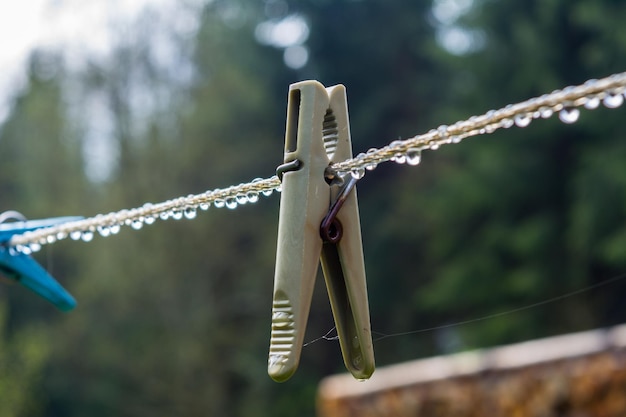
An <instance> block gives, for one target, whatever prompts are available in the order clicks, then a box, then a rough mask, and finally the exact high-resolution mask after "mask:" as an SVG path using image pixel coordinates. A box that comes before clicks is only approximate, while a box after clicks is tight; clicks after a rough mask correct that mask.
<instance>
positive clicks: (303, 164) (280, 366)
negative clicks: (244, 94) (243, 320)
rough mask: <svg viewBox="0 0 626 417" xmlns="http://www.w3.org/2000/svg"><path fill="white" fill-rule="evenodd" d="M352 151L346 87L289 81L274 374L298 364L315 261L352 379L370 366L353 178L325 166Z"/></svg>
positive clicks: (283, 376) (280, 377)
mask: <svg viewBox="0 0 626 417" xmlns="http://www.w3.org/2000/svg"><path fill="white" fill-rule="evenodd" d="M351 157H352V144H351V140H350V129H349V124H348V107H347V101H346V92H345V87H344V86H343V85H336V86H334V87H330V88H327V89H325V88H324V86H323V85H322V84H320V83H319V82H317V81H303V82H299V83H296V84H292V85H291V86H290V88H289V103H288V110H287V129H286V138H285V157H284V164H283V165H281V166H280V167H279V168H278V170H277V172H278V175H279V177H282V193H281V199H280V219H279V223H278V245H277V246H278V247H277V253H276V271H275V276H274V300H273V306H272V333H271V341H270V349H269V360H268V373H269V375H270V376H271V377H272V378H273V379H274V380H276V381H278V382H282V381H285V380H287V379H288V378H289V377H291V375H293V373H294V372H295V370H296V368H297V367H298V363H299V360H300V351H301V349H302V343H303V339H304V332H305V328H306V323H307V320H308V315H309V310H310V307H311V298H312V295H313V286H314V281H315V278H316V275H317V270H318V262H320V261H321V264H322V270H323V272H324V278H325V281H326V287H327V289H328V294H329V298H330V304H331V308H332V312H333V316H334V318H335V325H336V329H337V334H338V337H339V342H340V346H341V351H342V355H343V359H344V362H345V365H346V367H347V368H348V370H349V371H350V372H351V373H352V375H353V376H354V377H355V378H357V379H367V378H369V377H370V376H371V375H372V373H373V372H374V350H373V346H372V336H371V328H370V317H369V308H368V302H367V288H366V283H365V266H364V260H363V247H362V243H361V226H360V221H359V211H358V204H357V197H356V189H354V184H355V183H356V180H355V179H353V178H352V176H351V175H349V174H348V175H347V176H346V177H340V176H339V175H337V174H336V173H333V172H332V171H331V170H330V169H329V166H330V165H331V164H332V163H334V162H339V161H343V160H346V159H349V158H351ZM348 178H349V179H348ZM322 223H324V224H322Z"/></svg>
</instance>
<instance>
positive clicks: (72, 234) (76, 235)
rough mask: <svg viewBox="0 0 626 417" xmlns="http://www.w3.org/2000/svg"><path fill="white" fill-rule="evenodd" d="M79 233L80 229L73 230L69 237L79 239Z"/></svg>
mask: <svg viewBox="0 0 626 417" xmlns="http://www.w3.org/2000/svg"><path fill="white" fill-rule="evenodd" d="M81 234H82V233H81V232H80V231H78V230H75V231H73V232H71V233H70V239H72V240H80V235H81Z"/></svg>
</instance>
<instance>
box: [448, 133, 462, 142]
mask: <svg viewBox="0 0 626 417" xmlns="http://www.w3.org/2000/svg"><path fill="white" fill-rule="evenodd" d="M450 140H451V141H452V143H460V142H461V141H462V140H463V137H462V136H459V135H454V136H452V137H451V138H450Z"/></svg>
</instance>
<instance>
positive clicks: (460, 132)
mask: <svg viewBox="0 0 626 417" xmlns="http://www.w3.org/2000/svg"><path fill="white" fill-rule="evenodd" d="M625 94H626V72H623V73H619V74H614V75H611V76H609V77H606V78H602V79H599V80H595V79H593V80H588V81H586V82H585V83H584V84H581V85H578V86H572V87H566V88H564V89H562V90H556V91H554V92H552V93H550V94H544V95H542V96H540V97H536V98H532V99H530V100H526V101H523V102H520V103H517V104H509V105H507V106H506V107H504V108H501V109H498V110H490V111H488V112H487V113H485V114H483V115H480V116H472V117H470V118H469V119H467V120H463V121H459V122H456V123H454V124H452V125H450V126H447V125H442V126H439V127H438V128H437V129H432V130H430V131H429V132H427V133H425V134H421V135H417V136H414V137H411V138H408V139H405V140H396V141H393V142H391V143H390V144H389V145H387V146H384V147H382V148H378V149H376V148H374V149H370V150H369V151H367V152H366V153H360V154H359V155H357V156H356V157H354V158H351V159H348V160H345V161H342V162H339V163H336V164H333V165H331V166H330V170H331V171H334V172H335V173H337V174H351V175H352V176H354V177H356V178H361V177H363V175H365V172H367V171H371V170H373V169H375V168H376V167H377V166H378V165H379V164H381V163H383V162H387V161H394V162H396V163H399V164H404V163H406V164H409V165H417V164H419V162H420V160H421V152H422V150H425V149H430V150H436V149H438V148H439V147H440V146H442V145H446V144H455V143H459V142H461V141H462V140H463V139H465V138H468V137H471V136H478V135H483V134H488V133H493V132H495V131H496V130H498V129H501V128H504V129H507V128H510V127H513V126H517V127H526V126H528V125H529V124H530V123H531V122H532V121H533V120H534V119H540V118H541V119H548V118H550V117H552V116H553V115H556V114H558V117H559V119H560V120H561V121H562V122H563V123H567V124H571V123H575V122H576V121H577V120H578V117H579V115H580V108H581V107H582V108H585V109H588V110H593V109H595V108H597V107H599V106H600V104H601V103H602V104H603V105H604V106H605V107H607V108H617V107H619V106H621V105H622V104H623V102H624V99H625ZM280 185H281V183H280V179H279V178H278V177H277V176H276V175H274V176H272V177H270V178H265V179H261V178H257V179H255V180H253V181H251V182H248V183H243V184H239V185H233V186H230V187H227V188H217V189H214V190H209V191H205V192H203V193H201V194H190V195H188V196H186V197H178V198H175V199H172V200H167V201H164V202H162V203H156V204H152V203H146V204H144V205H143V206H141V207H138V208H133V209H124V210H120V211H117V212H112V213H109V214H98V215H96V216H94V217H90V218H86V219H82V220H77V221H72V222H68V223H63V224H60V225H56V226H52V227H48V228H42V229H38V230H34V231H31V232H26V233H24V234H19V235H15V236H13V237H12V239H11V240H10V241H9V246H10V247H12V248H13V249H15V250H18V251H19V252H22V253H27V254H28V253H31V252H37V251H38V250H39V249H41V246H42V245H46V244H52V243H54V242H57V241H59V240H63V239H66V238H68V237H69V238H70V239H73V240H82V241H85V242H89V241H91V240H92V239H93V237H94V235H95V234H96V233H97V234H99V235H101V236H103V237H106V236H110V235H114V234H117V233H118V232H119V231H120V229H121V227H122V226H130V227H131V228H133V229H136V230H138V229H141V228H142V227H143V226H144V225H150V224H153V223H154V222H155V221H156V220H157V219H161V220H167V219H175V220H179V219H183V218H187V219H194V218H195V217H196V216H197V212H198V210H201V211H206V210H208V209H209V207H210V206H211V205H212V206H213V207H217V208H221V207H227V208H229V209H235V208H237V207H238V206H239V205H242V204H247V203H255V202H257V201H258V200H259V199H260V196H269V195H271V194H272V193H273V192H274V191H276V192H280Z"/></svg>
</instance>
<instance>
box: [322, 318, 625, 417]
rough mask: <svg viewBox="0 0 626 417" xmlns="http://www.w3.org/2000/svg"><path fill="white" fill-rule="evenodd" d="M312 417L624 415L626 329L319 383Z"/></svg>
mask: <svg viewBox="0 0 626 417" xmlns="http://www.w3.org/2000/svg"><path fill="white" fill-rule="evenodd" d="M317 409H318V416H319V417H356V416H359V417H379V416H394V417H402V416H411V417H444V416H445V417H483V416H487V417H500V416H501V417H626V325H625V326H619V327H614V328H611V329H607V330H595V331H590V332H584V333H576V334H570V335H565V336H558V337H552V338H547V339H541V340H535V341H530V342H524V343H520V344H515V345H510V346H504V347H499V348H493V349H488V350H482V351H474V352H467V353H461V354H456V355H450V356H440V357H434V358H429V359H422V360H417V361H412V362H407V363H403V364H398V365H393V366H389V367H383V368H379V369H378V370H377V371H376V372H375V373H374V376H373V377H372V378H371V379H370V380H369V381H366V382H357V381H355V380H354V379H353V378H352V377H351V376H350V375H347V374H346V375H337V376H332V377H328V378H326V379H324V380H323V381H322V382H321V383H320V387H319V391H318V403H317Z"/></svg>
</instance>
